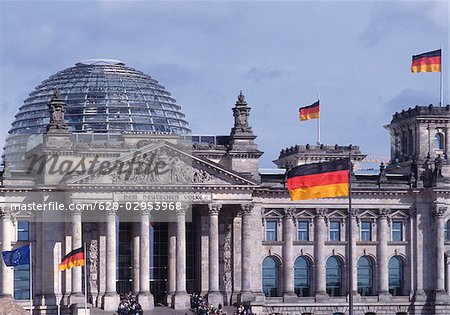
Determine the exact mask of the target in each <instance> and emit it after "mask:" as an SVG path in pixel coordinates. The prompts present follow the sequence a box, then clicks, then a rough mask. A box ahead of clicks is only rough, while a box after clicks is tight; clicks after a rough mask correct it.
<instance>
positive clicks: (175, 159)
mask: <svg viewBox="0 0 450 315" xmlns="http://www.w3.org/2000/svg"><path fill="white" fill-rule="evenodd" d="M108 162H109V165H111V167H110V168H109V169H106V171H105V168H103V169H102V168H100V167H99V168H97V169H96V170H95V171H93V172H92V173H91V174H83V175H77V176H74V177H72V178H70V179H68V180H66V183H67V185H69V186H72V185H88V184H89V185H92V184H98V185H102V184H105V185H118V186H121V185H131V186H133V185H140V186H189V185H191V186H197V185H202V186H208V185H213V186H230V185H231V186H236V185H239V186H243V185H244V186H255V185H257V183H255V182H253V181H251V180H250V179H248V178H245V177H243V176H241V175H240V174H238V173H236V172H234V171H230V170H227V169H226V168H225V167H223V166H222V165H220V164H217V163H214V162H212V161H209V160H207V159H205V158H202V157H197V156H194V155H192V153H191V152H189V151H188V150H185V149H184V148H183V147H180V146H177V145H173V144H171V143H168V142H165V141H161V142H158V143H150V144H147V145H145V146H143V147H141V148H139V151H135V152H129V153H126V154H124V155H123V156H121V157H119V158H117V159H115V160H111V161H108ZM130 165H132V167H131V168H130ZM112 166H115V168H114V169H113V167H112ZM111 169H113V170H112V171H111Z"/></svg>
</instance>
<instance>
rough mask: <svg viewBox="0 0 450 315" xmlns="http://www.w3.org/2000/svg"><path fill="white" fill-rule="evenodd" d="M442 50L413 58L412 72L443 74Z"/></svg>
mask: <svg viewBox="0 0 450 315" xmlns="http://www.w3.org/2000/svg"><path fill="white" fill-rule="evenodd" d="M441 52H442V50H441V49H437V50H433V51H429V52H426V53H423V54H420V55H414V56H412V64H411V72H414V73H418V72H441V70H442V69H441Z"/></svg>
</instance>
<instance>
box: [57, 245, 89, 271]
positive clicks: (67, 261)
mask: <svg viewBox="0 0 450 315" xmlns="http://www.w3.org/2000/svg"><path fill="white" fill-rule="evenodd" d="M85 263H86V259H85V257H84V247H80V248H77V249H74V250H73V251H71V252H70V253H68V254H67V255H66V256H64V258H63V259H62V260H61V263H60V264H59V270H61V271H64V270H66V269H70V268H72V267H81V266H84V264H85Z"/></svg>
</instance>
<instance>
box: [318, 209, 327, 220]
mask: <svg viewBox="0 0 450 315" xmlns="http://www.w3.org/2000/svg"><path fill="white" fill-rule="evenodd" d="M327 213H328V209H326V208H318V209H316V218H320V219H325V217H326V215H327Z"/></svg>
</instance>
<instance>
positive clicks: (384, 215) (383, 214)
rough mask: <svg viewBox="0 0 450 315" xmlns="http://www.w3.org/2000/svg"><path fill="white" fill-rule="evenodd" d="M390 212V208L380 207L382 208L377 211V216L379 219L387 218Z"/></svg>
mask: <svg viewBox="0 0 450 315" xmlns="http://www.w3.org/2000/svg"><path fill="white" fill-rule="evenodd" d="M390 212H391V210H390V209H387V208H382V209H380V211H379V213H378V218H380V219H388V218H389V213H390Z"/></svg>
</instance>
